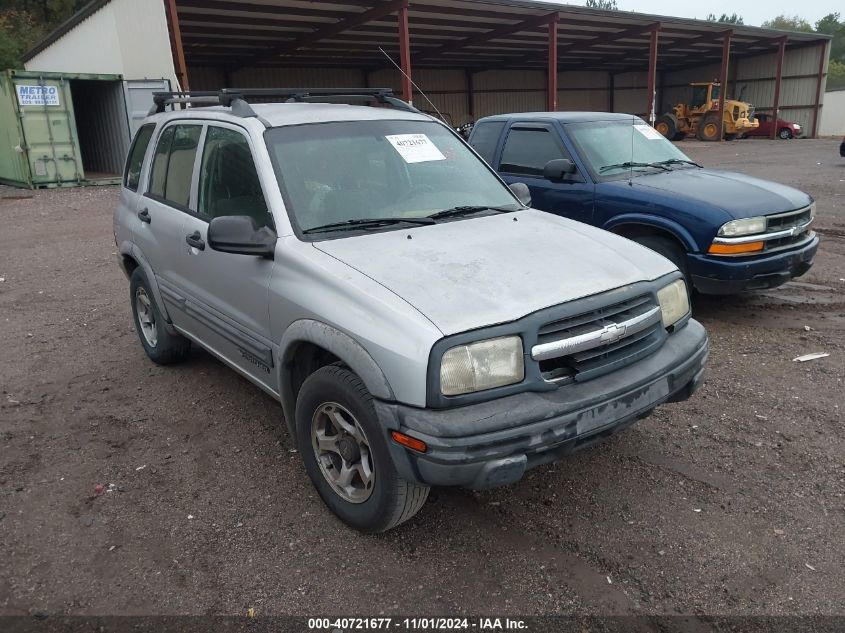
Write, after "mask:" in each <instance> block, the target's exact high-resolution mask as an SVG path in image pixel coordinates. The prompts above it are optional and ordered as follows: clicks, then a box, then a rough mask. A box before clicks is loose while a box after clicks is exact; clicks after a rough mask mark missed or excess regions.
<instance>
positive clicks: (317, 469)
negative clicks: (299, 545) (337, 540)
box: [296, 365, 429, 532]
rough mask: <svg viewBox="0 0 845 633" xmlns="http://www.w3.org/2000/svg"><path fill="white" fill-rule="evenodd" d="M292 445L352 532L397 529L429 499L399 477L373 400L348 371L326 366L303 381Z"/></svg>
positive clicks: (425, 492) (423, 488) (419, 488)
mask: <svg viewBox="0 0 845 633" xmlns="http://www.w3.org/2000/svg"><path fill="white" fill-rule="evenodd" d="M296 441H297V445H298V448H299V453H300V454H301V455H302V459H303V461H304V462H305V470H306V472H307V473H308V476H309V477H310V479H311V482H312V483H313V484H314V487H315V488H316V489H317V492H318V493H319V494H320V497H321V498H322V499H323V502H324V503H325V504H326V505H327V506H328V507H329V509H330V510H331V511H332V512H334V513H335V514H336V515H337V516H338V517H339V518H340V519H341V520H342V521H343V522H344V523H346V524H347V525H349V526H350V527H353V528H355V529H356V530H360V531H362V532H384V531H386V530H389V529H391V528H393V527H396V526H397V525H399V524H400V523H403V522H404V521H407V520H408V519H410V518H411V517H412V516H414V515H415V514H416V513H417V512H418V511H419V510H420V508H422V506H423V504H424V503H425V501H426V499H427V498H428V492H429V487H428V486H420V485H417V484H414V483H411V482H409V481H406V480H404V479H402V478H401V477H399V475H398V473H397V472H396V467H395V466H394V464H393V459H392V458H391V456H390V451H389V449H388V447H387V441H388V440H387V433H386V431H385V429H384V427H382V425H381V423H380V422H379V420H378V417H377V416H376V411H375V407H374V406H373V397H372V396H371V395H370V392H369V391H367V388H366V387H365V386H364V383H363V382H361V379H360V378H358V376H356V375H355V374H354V373H352V372H351V371H349V370H348V369H345V368H343V367H338V366H336V365H329V366H327V367H321V368H320V369H318V370H317V371H315V372H314V373H313V374H311V375H310V376H309V377H308V378H306V379H305V382H304V383H303V384H302V388H301V389H300V391H299V395H298V396H297V399H296ZM344 473H347V475H346V476H344ZM348 473H351V474H348Z"/></svg>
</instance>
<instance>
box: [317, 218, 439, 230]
mask: <svg viewBox="0 0 845 633" xmlns="http://www.w3.org/2000/svg"><path fill="white" fill-rule="evenodd" d="M390 224H436V222H435V221H434V220H433V219H431V218H355V219H353V220H344V221H343V222H331V223H329V224H321V225H320V226H312V227H311V228H310V229H305V230H304V231H302V232H303V233H326V232H328V231H354V230H357V229H374V228H379V227H381V226H388V225H390Z"/></svg>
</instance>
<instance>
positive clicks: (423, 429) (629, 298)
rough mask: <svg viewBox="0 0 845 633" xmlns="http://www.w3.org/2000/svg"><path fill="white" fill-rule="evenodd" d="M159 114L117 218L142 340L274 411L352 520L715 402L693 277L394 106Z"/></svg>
mask: <svg viewBox="0 0 845 633" xmlns="http://www.w3.org/2000/svg"><path fill="white" fill-rule="evenodd" d="M253 96H256V97H261V98H262V99H264V100H266V99H267V98H273V97H279V98H281V99H280V100H282V101H286V102H284V103H262V104H255V105H251V104H250V103H249V102H248V99H249V98H252V97H253ZM350 101H351V102H361V104H359V105H350V104H348V103H343V102H350ZM338 102H340V103H338ZM156 103H157V107H156V108H154V112H152V113H151V114H150V116H149V117H148V118H147V119H146V121H145V122H144V124H143V126H142V127H141V128H140V129H139V131H138V133H137V134H136V136H135V139H134V142H133V145H132V147H131V150H130V153H129V158H128V161H127V165H126V171H125V177H124V183H123V188H122V190H121V196H120V203H119V205H118V207H117V210H116V212H115V216H114V230H115V239H116V242H117V245H118V250H119V257H120V262H121V265H122V267H123V270H124V271H125V272H126V274H127V276H128V277H129V280H130V301H131V306H132V311H133V316H134V322H135V326H136V328H137V330H138V335H139V338H140V342H141V345H142V346H143V348H144V350H145V351H146V353H147V355H148V356H149V357H150V358H151V359H152V360H153V361H154V362H156V363H160V364H167V363H174V362H176V361H180V360H183V359H185V358H186V357H187V356H188V354H189V351H190V347H191V345H192V344H196V345H199V346H200V347H202V348H204V349H205V350H207V351H209V352H210V353H212V354H213V355H215V356H217V357H218V358H219V359H221V360H222V361H223V362H225V363H226V364H227V365H229V366H230V367H232V368H233V369H234V370H236V371H237V372H239V373H241V374H242V375H244V376H246V377H247V378H248V379H249V380H251V381H252V382H254V383H255V384H256V385H258V386H259V387H261V388H262V389H264V390H265V391H266V392H267V393H269V394H271V395H272V396H273V397H275V398H277V399H278V400H279V401H280V402H281V405H282V409H283V411H284V419H285V421H286V423H287V425H288V428H289V430H290V432H291V434H292V436H293V437H294V438H295V440H296V445H297V447H298V449H299V453H300V454H301V456H302V459H303V461H304V465H305V469H306V471H307V473H308V475H309V477H310V478H311V481H312V482H313V484H314V486H315V487H316V488H317V491H318V492H319V494H320V496H321V497H322V499H323V501H324V502H325V503H326V505H327V506H328V507H329V508H330V509H331V510H332V511H333V512H334V513H335V514H337V515H338V516H339V517H340V518H341V519H342V520H343V521H345V522H346V523H347V524H349V525H351V526H353V527H355V528H357V529H360V530H363V531H369V532H374V531H382V530H387V529H389V528H391V527H393V526H395V525H398V524H399V523H401V522H403V521H405V520H407V519H409V518H410V517H412V516H413V515H414V514H415V513H416V512H417V511H418V510H419V509H420V507H422V505H423V503H424V502H425V500H426V498H427V496H428V493H429V487H430V486H435V485H436V486H447V485H449V486H450V485H458V486H467V487H472V488H489V487H493V486H501V485H505V484H509V483H512V482H515V481H517V480H518V479H520V478H521V477H522V475H523V474H524V473H525V471H526V469H528V468H532V467H534V466H537V465H538V464H542V463H545V462H549V461H552V460H554V459H557V458H558V457H560V456H562V455H564V454H566V453H569V452H571V451H573V450H574V449H576V448H579V447H582V446H586V445H589V444H590V443H592V442H594V441H596V440H598V439H600V438H604V437H607V436H609V435H610V434H612V433H614V432H616V431H618V430H620V429H622V428H625V427H626V426H628V425H630V424H632V423H633V422H634V421H635V420H637V419H639V418H642V417H644V416H646V415H647V414H648V413H649V412H650V411H652V410H653V409H654V408H655V407H656V406H658V405H660V404H662V403H664V402H674V401H679V400H684V399H686V398H688V397H690V395H691V394H692V393H693V392H694V391H695V390H696V388H697V387H698V385H699V384H700V382H701V380H702V374H703V365H704V362H705V359H706V357H707V353H708V340H707V336H706V334H705V331H704V328H703V327H702V326H701V325H700V324H699V323H697V322H696V321H695V320H693V319H691V318H690V305H689V299H688V293H687V287H686V284H685V283H684V279H683V275H682V274H681V273H680V272H679V271H678V269H677V267H676V266H675V265H674V264H673V263H671V262H670V261H669V260H667V259H665V258H664V257H662V256H660V255H658V254H657V253H655V252H654V251H652V250H649V249H647V248H644V247H642V246H640V245H639V244H636V243H635V242H632V241H629V240H627V239H625V238H623V237H620V236H618V235H614V234H612V233H608V232H606V231H602V230H600V229H596V228H593V227H589V226H586V225H584V224H580V223H578V222H574V221H572V220H567V219H564V218H560V217H556V216H554V215H550V214H547V213H543V212H540V211H535V210H533V209H531V208H530V207H529V206H528V204H529V200H528V198H527V197H526V194H527V188H526V187H525V186H524V185H513V186H512V187H511V188H509V187H508V186H507V185H505V184H504V182H503V181H502V180H501V179H500V178H499V177H498V176H497V175H496V173H495V172H494V171H493V170H492V169H490V168H489V167H488V166H487V165H486V164H485V163H484V161H482V160H481V159H479V158H478V156H477V155H476V154H475V153H474V152H473V151H472V150H471V149H470V148H469V147H468V146H467V145H466V144H465V143H464V141H463V140H462V139H461V138H460V137H459V136H458V135H457V133H455V132H454V131H453V130H451V129H450V128H448V127H447V126H446V125H444V124H442V123H440V122H438V121H436V120H434V119H432V118H431V117H429V116H426V115H424V114H421V113H419V112H418V111H416V110H414V109H413V108H412V107H411V106H409V105H408V104H406V103H404V102H402V101H400V100H398V99H396V98H395V97H393V96H392V94H391V93H390V92H389V91H387V90H373V89H367V90H363V89H362V90H349V89H347V90H325V89H324V90H299V91H297V90H286V91H280V90H276V91H267V90H263V91H262V90H254V91H222V92H221V93H219V94H217V93H214V96H209V93H203V94H201V95H192V94H184V93H181V94H174V93H166V94H159V95H157V96H156ZM178 103H190V104H191V105H193V106H195V107H191V108H187V109H181V110H180V109H171V110H168V106H170V105H173V106H175V105H176V104H178ZM367 103H370V104H372V105H375V106H379V107H370V106H367V105H366V104H367ZM198 106H206V107H198Z"/></svg>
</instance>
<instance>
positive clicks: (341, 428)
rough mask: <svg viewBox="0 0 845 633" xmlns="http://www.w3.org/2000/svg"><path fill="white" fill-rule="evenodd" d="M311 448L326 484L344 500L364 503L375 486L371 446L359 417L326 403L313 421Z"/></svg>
mask: <svg viewBox="0 0 845 633" xmlns="http://www.w3.org/2000/svg"><path fill="white" fill-rule="evenodd" d="M311 446H312V448H313V449H314V456H315V457H316V459H317V464H318V465H319V466H320V472H321V473H322V474H323V477H325V479H326V481H327V482H328V483H329V485H330V486H331V487H332V490H334V491H335V492H336V493H337V494H338V495H339V496H340V497H341V498H342V499H344V500H345V501H348V502H350V503H364V502H365V501H366V500H367V499H369V498H370V495H371V494H372V493H373V486H374V485H375V471H374V469H373V458H372V453H371V451H370V443H369V441H368V440H367V436H366V435H365V434H364V430H363V429H362V428H361V425H360V424H359V423H358V421H357V420H356V419H355V416H354V415H352V413H350V412H349V410H348V409H346V408H345V407H343V406H341V405H339V404H337V403H336V402H326V403H324V404H322V405H320V406H319V407H317V410H316V411H315V412H314V415H313V417H312V419H311Z"/></svg>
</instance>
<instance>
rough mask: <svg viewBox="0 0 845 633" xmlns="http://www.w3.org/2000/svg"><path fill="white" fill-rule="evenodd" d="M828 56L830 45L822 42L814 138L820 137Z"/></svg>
mask: <svg viewBox="0 0 845 633" xmlns="http://www.w3.org/2000/svg"><path fill="white" fill-rule="evenodd" d="M827 56H828V43H827V42H822V45H821V50H820V51H819V78H818V81H817V83H816V103H815V105H814V106H813V138H816V137H817V136H818V135H819V114H820V111H821V102H822V84H823V83H824V63H825V61H826V60H827Z"/></svg>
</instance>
